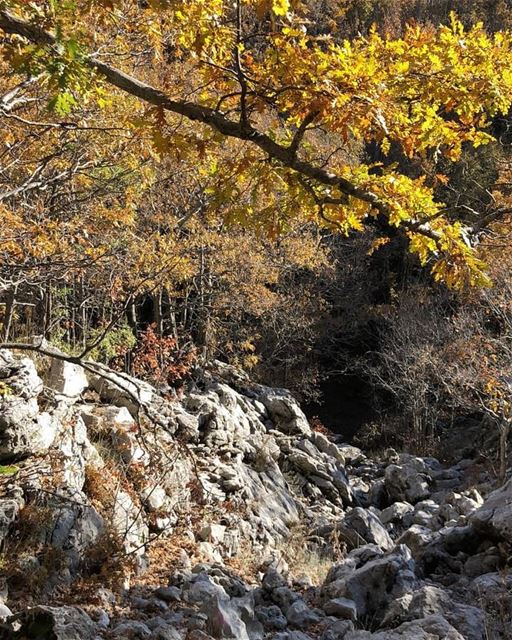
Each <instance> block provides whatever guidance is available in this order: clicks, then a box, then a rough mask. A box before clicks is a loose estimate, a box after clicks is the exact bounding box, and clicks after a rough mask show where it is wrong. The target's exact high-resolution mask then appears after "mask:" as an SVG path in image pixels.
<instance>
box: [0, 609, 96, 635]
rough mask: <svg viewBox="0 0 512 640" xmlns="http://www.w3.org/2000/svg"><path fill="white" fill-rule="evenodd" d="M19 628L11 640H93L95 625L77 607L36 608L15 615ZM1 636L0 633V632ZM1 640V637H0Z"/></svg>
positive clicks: (12, 633)
mask: <svg viewBox="0 0 512 640" xmlns="http://www.w3.org/2000/svg"><path fill="white" fill-rule="evenodd" d="M17 622H18V623H19V628H18V629H17V630H16V631H12V632H11V635H9V636H5V638H6V639H7V637H9V638H10V639H11V640H41V639H42V638H51V639H52V640H93V639H94V638H95V636H96V625H95V624H94V622H93V621H92V620H91V618H90V617H89V616H88V615H87V614H86V613H85V611H82V609H79V608H78V607H48V606H42V605H40V606H37V607H33V608H32V609H27V610H25V611H22V612H21V613H19V614H17ZM0 634H1V632H0ZM0 638H2V640H3V636H2V635H0Z"/></svg>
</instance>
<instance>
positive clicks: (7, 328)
mask: <svg viewBox="0 0 512 640" xmlns="http://www.w3.org/2000/svg"><path fill="white" fill-rule="evenodd" d="M17 292H18V285H15V286H14V287H13V288H12V289H11V290H10V291H9V293H8V294H7V300H6V303H5V316H4V322H3V327H2V338H3V340H4V341H5V342H7V341H8V340H9V334H10V332H11V326H12V320H13V317H14V308H15V306H16V294H17Z"/></svg>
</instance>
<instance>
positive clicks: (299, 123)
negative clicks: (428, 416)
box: [0, 0, 512, 395]
mask: <svg viewBox="0 0 512 640" xmlns="http://www.w3.org/2000/svg"><path fill="white" fill-rule="evenodd" d="M452 5H453V3H450V2H444V1H442V0H439V2H433V3H432V2H426V1H423V0H417V1H415V2H407V1H406V0H393V2H386V3H382V2H376V1H375V0H346V1H343V2H330V1H328V2H321V3H320V2H316V0H309V1H308V2H299V1H296V0H293V1H291V0H240V1H239V2H234V3H233V2H226V1H224V0H209V1H208V2H205V1H204V0H188V1H187V2H184V1H182V0H150V1H148V2H132V1H129V0H108V1H105V0H66V1H65V2H53V1H44V0H39V1H36V2H29V3H28V2H24V1H21V0H0V34H1V38H2V56H1V58H0V120H1V122H2V128H1V133H0V145H1V148H0V152H1V158H2V169H1V171H0V215H1V217H2V222H3V224H2V225H1V226H0V302H1V305H0V314H1V321H2V334H3V338H4V339H8V338H12V337H21V336H24V335H29V334H33V333H42V334H44V335H45V336H46V337H47V338H50V339H52V340H53V341H54V342H57V343H58V344H60V345H61V346H63V347H65V348H67V349H70V350H72V351H74V352H75V353H80V352H82V351H83V350H87V349H88V348H89V347H90V346H91V345H94V344H95V341H96V340H97V339H98V336H100V337H101V336H102V335H103V332H105V335H107V334H110V335H112V336H114V337H113V338H112V344H113V345H114V346H115V349H116V355H119V353H120V351H119V350H117V347H118V344H117V342H116V340H117V338H119V340H120V341H122V342H123V344H125V346H127V347H128V346H129V347H130V348H127V349H126V350H123V349H122V350H121V351H122V352H123V353H124V352H125V351H126V357H125V358H124V359H123V366H127V367H128V366H131V367H132V370H133V372H134V373H137V374H138V375H143V376H145V377H148V378H149V379H151V380H153V381H154V382H157V383H159V384H163V385H172V384H174V383H176V382H177V381H179V380H180V379H182V378H183V377H184V376H186V375H187V374H188V371H189V369H190V367H191V366H193V364H194V358H195V355H193V354H194V353H195V352H194V351H193V350H188V351H187V349H188V347H187V343H188V340H189V338H191V340H192V342H193V343H194V344H195V345H196V346H197V349H198V351H200V352H201V353H203V354H205V355H206V356H207V357H220V358H221V359H224V360H229V361H230V362H233V363H236V364H240V365H242V366H244V367H248V368H252V369H253V371H254V375H259V376H261V377H262V378H263V379H265V380H267V381H270V382H277V383H279V384H285V385H289V386H292V387H294V388H295V389H296V390H298V391H301V392H303V393H305V394H306V395H311V394H314V393H315V389H316V388H317V387H318V385H319V383H320V382H321V379H322V376H324V375H329V374H330V373H331V372H332V371H333V370H335V371H346V370H347V367H349V368H350V367H351V366H352V367H353V366H354V364H353V362H355V357H354V351H357V354H356V355H357V357H359V356H360V355H361V353H362V352H363V353H365V352H368V351H372V350H374V347H375V344H374V343H375V341H376V340H377V339H378V340H379V341H380V346H382V354H384V352H385V348H387V343H386V338H389V339H391V338H390V336H391V337H392V336H393V335H394V334H393V333H392V331H391V332H389V331H390V326H391V325H393V327H392V328H396V327H395V324H394V323H395V322H396V323H398V320H397V319H396V317H395V314H398V315H399V313H400V310H401V309H403V308H405V307H401V306H400V304H401V300H400V296H401V293H400V292H402V293H403V292H404V291H406V290H408V289H409V288H410V287H412V288H413V289H414V291H416V290H417V289H416V286H417V283H418V281H421V283H422V286H425V290H426V291H427V292H428V293H425V294H423V293H422V295H426V296H427V298H428V300H429V301H431V300H434V303H433V304H434V307H436V309H437V308H438V307H439V308H441V307H442V308H443V309H444V306H443V305H444V304H445V302H444V300H445V296H446V297H448V298H449V299H450V305H453V306H450V309H452V308H453V309H457V312H458V306H457V305H458V304H459V303H460V300H464V301H465V302H464V304H469V303H467V300H468V299H469V298H468V296H470V295H480V294H468V290H471V287H473V288H475V287H476V288H477V290H478V291H480V290H481V287H482V286H488V285H489V284H490V283H491V280H492V276H494V277H495V279H496V268H495V264H494V261H495V260H496V258H495V256H494V255H493V254H492V253H491V252H490V251H489V250H488V247H489V239H490V238H492V239H493V241H495V244H499V243H500V242H501V243H503V244H504V246H505V247H506V248H508V246H509V245H508V242H509V241H508V237H507V233H508V230H507V229H508V217H507V216H508V215H509V210H510V192H509V191H508V192H507V188H506V183H507V182H509V178H508V177H507V174H506V170H505V169H503V167H504V166H505V165H506V155H507V147H506V144H507V142H506V135H505V134H506V131H507V127H508V123H509V120H508V112H509V110H510V107H511V103H512V73H511V71H510V69H511V68H512V36H511V34H510V32H509V31H508V30H507V29H508V28H509V27H510V24H509V19H508V18H507V12H506V11H505V10H504V7H503V2H498V3H495V8H496V10H495V11H494V13H493V15H492V16H491V15H490V13H489V11H488V7H487V5H486V3H484V2H477V3H469V2H461V3H458V7H457V8H458V9H459V11H460V15H459V16H456V15H455V14H452V13H451V9H452V8H453V7H452ZM479 20H484V21H485V24H482V23H481V22H479ZM373 23H376V24H375V25H374V24H373ZM504 132H505V133H504ZM419 274H421V275H419ZM425 274H427V275H425ZM500 277H501V276H500ZM497 281H500V282H501V280H500V279H499V278H498V279H497ZM445 287H447V288H448V289H450V291H451V292H452V293H446V290H445ZM440 292H441V293H440ZM453 292H456V293H453ZM430 296H433V297H432V298H431V297H430ZM436 296H439V297H436ZM452 296H453V297H452ZM459 296H461V297H459ZM404 299H405V298H404ZM477 306H478V305H477ZM419 308H421V305H419ZM468 308H469V307H468ZM471 308H472V309H473V311H474V310H475V308H476V307H474V306H473V307H471ZM474 312H475V313H476V311H474ZM418 313H419V311H418ZM453 317H455V316H453ZM398 324H399V323H398ZM148 326H151V328H150V329H147V330H146V328H147V327H148ZM383 326H384V327H385V329H384V330H383V329H382V327H383ZM386 331H388V332H389V333H386ZM418 331H419V329H418ZM115 332H117V333H115ZM383 334H385V335H384V337H383ZM429 339H430V338H429ZM137 340H138V345H139V346H138V347H137V348H136V350H135V352H134V354H133V358H131V359H130V357H128V354H129V351H130V349H131V347H132V345H133V343H135V342H136V341H137ZM443 340H444V339H443ZM450 344H451V343H450ZM443 345H444V346H446V348H448V345H445V344H444V342H443ZM452 348H453V349H454V352H455V351H456V349H455V347H454V346H453V345H452ZM482 348H483V347H482ZM184 349H185V350H184ZM365 350H366V351H365ZM462 351H464V350H462ZM446 353H448V352H446ZM382 354H381V355H382ZM94 355H95V356H98V357H100V358H103V359H105V360H108V359H109V357H110V355H111V354H110V352H109V351H108V349H104V350H103V351H102V350H101V349H100V348H99V347H97V348H96V350H95V351H94ZM404 357H405V356H404ZM461 357H464V358H466V355H461ZM351 363H352V364H351ZM370 365H371V366H370ZM379 366H382V363H380V365H379ZM379 366H375V363H374V362H371V363H368V362H367V361H366V360H365V364H364V367H365V368H366V369H367V370H369V369H371V372H367V373H368V375H369V376H370V377H371V376H375V377H378V376H379V375H381V373H382V371H381V369H379ZM395 371H396V372H398V371H401V369H400V368H399V367H398V368H396V369H395ZM379 372H380V373H379ZM422 375H423V374H422ZM425 375H426V374H425ZM488 377H489V378H491V377H492V376H491V375H490V374H489V376H488ZM372 379H373V378H372ZM482 379H483V378H482ZM484 386H485V385H484ZM481 388H482V389H483V388H484V387H483V386H482V387H481Z"/></svg>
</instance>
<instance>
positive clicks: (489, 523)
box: [470, 478, 512, 540]
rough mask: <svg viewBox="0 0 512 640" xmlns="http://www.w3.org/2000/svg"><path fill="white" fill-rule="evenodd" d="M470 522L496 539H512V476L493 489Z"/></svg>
mask: <svg viewBox="0 0 512 640" xmlns="http://www.w3.org/2000/svg"><path fill="white" fill-rule="evenodd" d="M470 522H471V524H472V525H473V527H475V529H477V530H478V531H480V532H481V533H483V534H484V535H489V536H492V537H493V538H496V539H501V540H511V539H512V478H511V479H510V480H509V481H508V482H507V483H506V484H505V485H504V486H503V487H501V488H500V489H497V490H496V491H493V492H492V493H491V494H490V495H489V496H487V499H486V500H485V502H484V504H483V505H482V506H481V507H480V508H479V509H477V510H476V511H475V512H474V513H473V514H472V515H471V516H470Z"/></svg>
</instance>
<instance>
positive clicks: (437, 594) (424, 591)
mask: <svg viewBox="0 0 512 640" xmlns="http://www.w3.org/2000/svg"><path fill="white" fill-rule="evenodd" d="M430 615H442V616H443V617H444V618H446V620H447V621H448V622H449V623H450V624H451V625H452V626H453V627H454V628H455V629H457V631H459V633H460V634H461V635H462V636H463V637H464V638H466V639H467V640H484V639H485V638H486V633H485V620H484V614H483V611H482V610H481V609H478V608H477V607H473V606H470V605H466V604H462V603H459V602H456V601H455V600H453V599H452V598H451V596H450V595H449V594H448V593H447V592H446V591H444V590H443V589H440V588H438V587H433V586H429V585H426V586H423V587H421V588H420V589H418V590H417V591H415V592H414V593H410V594H406V595H404V596H403V597H402V598H399V599H397V600H396V601H395V602H393V604H392V605H391V606H390V608H389V609H388V611H387V612H386V616H385V618H384V621H383V624H384V625H385V626H388V625H390V626H395V625H396V624H397V623H402V622H409V621H412V620H415V619H417V618H424V617H426V616H430Z"/></svg>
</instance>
